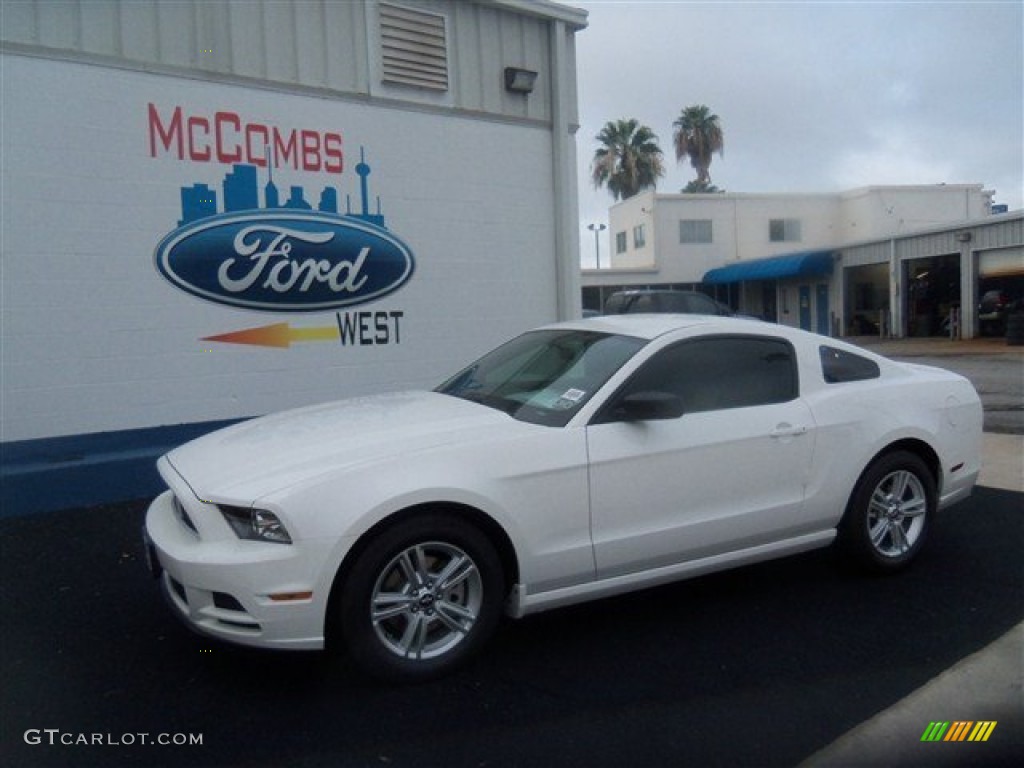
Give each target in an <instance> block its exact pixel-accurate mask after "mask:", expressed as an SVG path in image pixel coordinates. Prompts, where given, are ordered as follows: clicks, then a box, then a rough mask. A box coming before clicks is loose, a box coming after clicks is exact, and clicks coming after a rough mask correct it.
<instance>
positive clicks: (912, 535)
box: [839, 451, 937, 573]
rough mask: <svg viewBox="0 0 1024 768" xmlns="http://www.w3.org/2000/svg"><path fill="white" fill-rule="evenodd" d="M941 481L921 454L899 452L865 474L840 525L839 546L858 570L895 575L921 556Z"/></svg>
mask: <svg viewBox="0 0 1024 768" xmlns="http://www.w3.org/2000/svg"><path fill="white" fill-rule="evenodd" d="M936 499H937V495H936V491H935V478H934V477H933V476H932V473H931V471H930V470H929V469H928V466H927V465H926V464H925V463H924V461H922V460H921V458H920V457H918V456H917V455H916V454H913V453H909V452H907V451H896V452H893V453H888V454H885V455H883V456H881V457H879V458H878V459H876V460H875V462H874V463H872V464H871V465H870V466H869V467H868V468H867V469H866V470H865V471H864V474H863V475H861V478H860V480H859V481H858V483H857V486H856V487H855V488H854V491H853V493H852V494H851V496H850V501H849V503H848V504H847V508H846V514H845V515H844V516H843V520H842V522H841V523H840V524H839V545H840V547H841V549H842V551H843V552H844V553H845V554H846V556H847V557H848V558H849V559H850V560H851V561H852V562H853V563H854V564H855V565H856V566H858V567H860V568H862V569H864V570H867V571H869V572H872V573H891V572H894V571H898V570H900V569H901V568H905V567H906V566H908V565H909V564H910V563H911V561H912V560H914V558H916V557H917V555H918V554H919V553H920V551H921V548H922V547H923V546H924V543H925V540H926V539H927V537H928V532H929V529H930V528H931V524H932V520H933V518H934V517H935V511H936V508H937V507H936V504H937V501H936Z"/></svg>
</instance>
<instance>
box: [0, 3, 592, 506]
mask: <svg viewBox="0 0 1024 768" xmlns="http://www.w3.org/2000/svg"><path fill="white" fill-rule="evenodd" d="M0 14H2V16H0V96H2V99H3V103H2V105H0V120H2V125H0V142H2V146H0V153H2V156H3V167H2V173H3V178H2V180H0V187H2V194H3V199H2V214H0V260H2V276H3V279H2V283H3V284H2V296H0V301H2V309H0V312H2V323H0V326H2V327H0V354H2V358H0V385H2V392H0V401H2V412H0V436H2V442H3V460H2V463H0V486H2V493H3V496H2V498H0V514H17V513H19V512H21V511H26V510H30V509H32V508H44V507H54V506H61V505H64V506H72V505H78V504H81V503H86V502H90V501H96V500H105V499H109V498H111V497H116V496H121V497H130V496H132V495H136V496H141V495H145V494H147V493H149V492H150V491H151V490H154V489H155V487H156V486H155V483H156V474H155V471H154V470H153V468H152V463H153V459H154V458H155V456H156V455H158V454H159V453H160V452H162V451H163V450H165V449H166V448H167V447H169V446H172V445H174V444H176V443H178V442H181V441H183V440H184V439H186V438H188V437H190V436H191V435H193V434H196V433H200V432H203V431H207V430H208V429H210V428H211V427H212V426H215V425H218V424H222V423H224V422H225V421H231V420H237V419H241V418H246V417H249V416H254V415H257V414H262V413H266V412H269V411H274V410H279V409H282V408H286V407H290V406H298V405H303V404H308V403H314V402H320V401H324V400H329V399H335V398H337V397H340V396H347V395H359V394H366V393H374V392H379V391H381V390H386V389H396V388H404V387H430V386H434V385H436V384H437V383H438V381H439V380H440V379H441V378H443V376H445V375H446V374H447V373H449V372H450V371H452V370H455V369H457V368H458V367H459V366H461V365H463V364H465V363H466V362H467V361H468V360H469V359H472V358H473V357H474V356H475V355H477V354H479V353H481V352H483V351H484V350H485V349H487V348H488V347H490V346H492V345H493V344H495V343H497V342H499V341H500V340H502V339H503V338H506V337H508V336H510V335H512V334H515V333H518V332H520V331H522V330H524V329H526V328H528V327H531V326H535V325H537V324H540V323H544V322H549V321H554V320H557V319H561V318H569V317H575V316H578V313H579V296H580V291H579V270H578V253H579V245H578V242H577V241H578V234H577V232H578V212H577V199H576V189H575V183H576V182H575V179H576V150H575V131H576V128H577V122H578V119H577V113H576V77H575V73H576V66H575V34H576V32H578V31H579V30H581V29H582V28H583V27H584V26H585V24H586V14H585V13H584V12H582V11H578V10H576V9H572V8H569V7H567V6H564V5H561V4H556V3H552V2H546V0H534V1H532V2H528V3H527V2H522V0H394V1H392V0H352V1H348V0H346V1H345V2H335V1H331V0H328V1H325V2H281V1H280V0H248V1H247V2H237V3H236V2H232V3H225V2H207V0H176V1H175V2H158V1H156V0H105V1H104V2H94V1H93V0H16V1H12V0H6V1H5V2H2V3H0ZM524 222H528V223H529V225H528V226H524ZM57 473H59V476H58V474H57Z"/></svg>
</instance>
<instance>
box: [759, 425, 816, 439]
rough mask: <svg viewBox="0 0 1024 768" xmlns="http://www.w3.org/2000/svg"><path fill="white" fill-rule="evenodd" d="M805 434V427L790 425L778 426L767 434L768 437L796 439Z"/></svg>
mask: <svg viewBox="0 0 1024 768" xmlns="http://www.w3.org/2000/svg"><path fill="white" fill-rule="evenodd" d="M806 434H807V427H804V426H796V427H794V426H793V425H792V424H779V425H778V426H777V427H775V429H773V430H772V431H771V432H769V433H768V435H769V437H798V436H799V435H806Z"/></svg>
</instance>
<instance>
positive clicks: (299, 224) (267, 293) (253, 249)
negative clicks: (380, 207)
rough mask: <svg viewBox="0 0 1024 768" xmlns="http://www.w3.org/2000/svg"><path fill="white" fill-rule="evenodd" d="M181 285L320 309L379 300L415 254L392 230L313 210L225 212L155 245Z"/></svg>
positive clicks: (247, 302) (162, 266) (199, 292)
mask: <svg viewBox="0 0 1024 768" xmlns="http://www.w3.org/2000/svg"><path fill="white" fill-rule="evenodd" d="M156 266H157V269H158V270H160V274H162V275H163V276H164V277H165V278H167V280H169V281H170V282H171V283H173V284H174V285H176V286H177V287H178V288H180V289H182V290H184V291H187V292H188V293H191V294H193V295H194V296H198V297H199V298H202V299H207V300H209V301H214V302H217V303H219V304H227V305H229V306H232V307H242V308H244V309H254V310H271V311H275V312H315V311H321V310H327V309H334V308H337V307H345V306H351V305H353V304H362V303H365V302H368V301H374V300H376V299H379V298H381V297H382V296H386V295H387V294H389V293H391V292H393V291H395V290H397V289H398V288H400V287H401V286H402V285H403V284H404V283H405V282H406V281H407V280H408V279H409V277H410V276H411V275H412V272H413V268H414V262H413V258H412V252H411V251H410V250H409V248H408V246H406V245H405V244H404V243H403V242H402V241H401V240H399V239H398V238H397V237H395V236H394V235H392V234H391V233H390V232H388V231H387V230H385V229H383V228H381V227H378V226H375V225H374V224H371V223H369V222H365V221H361V220H359V219H356V218H351V217H346V216H337V215H333V214H326V213H320V212H316V211H299V212H286V211H280V212H278V211H275V212H273V213H268V212H267V211H265V210H260V211H247V212H241V213H227V214H220V215H217V216H211V217H209V218H204V219H202V220H200V221H197V222H193V223H190V224H188V225H186V226H183V227H180V228H178V229H176V230H174V231H173V232H171V233H170V234H169V235H167V236H166V237H165V238H164V239H163V240H161V241H160V243H159V245H157V248H156Z"/></svg>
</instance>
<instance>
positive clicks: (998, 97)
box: [568, 0, 1024, 266]
mask: <svg viewBox="0 0 1024 768" xmlns="http://www.w3.org/2000/svg"><path fill="white" fill-rule="evenodd" d="M568 4H569V5H573V6H575V7H577V8H583V9H585V10H587V11H588V12H589V14H590V17H589V26H588V27H587V28H586V29H584V30H582V31H581V32H580V33H578V34H577V36H576V45H577V77H578V81H579V109H580V122H581V126H580V130H579V133H578V134H577V137H576V138H577V152H578V157H579V191H580V222H581V252H582V254H583V264H584V266H593V263H594V236H593V234H592V233H591V232H590V231H588V230H586V225H587V224H589V223H597V222H604V223H607V221H608V207H609V206H610V205H611V204H612V202H613V201H612V197H611V195H610V194H609V193H608V192H607V190H606V189H603V188H602V189H600V190H595V189H594V186H593V183H592V182H591V180H590V164H591V160H592V158H593V156H594V151H595V150H596V149H597V147H598V143H597V141H596V140H595V139H594V137H595V136H596V135H597V133H598V132H599V131H600V130H601V127H602V126H603V125H604V124H605V123H606V122H607V121H609V120H616V119H620V118H630V117H635V118H637V119H638V120H639V121H640V122H641V123H643V124H645V125H647V126H649V127H650V128H651V129H652V130H653V131H654V132H655V133H656V134H657V136H658V139H659V144H660V146H661V148H662V150H663V151H664V153H665V157H664V160H665V168H666V174H665V176H664V177H662V179H661V181H660V182H659V184H658V191H659V192H665V193H675V192H679V191H680V189H681V188H682V187H683V186H685V185H686V183H687V182H688V181H690V180H691V179H693V178H694V177H695V176H696V174H695V172H694V171H693V169H692V168H691V167H690V165H689V162H686V161H684V162H683V163H677V162H676V159H675V151H674V150H673V147H672V122H673V121H674V120H675V119H676V118H677V117H678V116H679V113H680V111H681V110H682V109H683V108H684V107H687V106H691V105H694V104H705V105H707V106H708V107H709V108H710V109H711V111H712V112H714V113H715V114H717V115H718V116H719V118H720V119H721V123H722V128H723V132H724V135H725V154H724V157H720V156H718V155H715V156H714V160H713V162H712V164H711V180H712V183H714V184H715V185H717V186H718V187H719V188H721V189H724V190H726V191H728V192H754V193H774V192H810V193H821V192H825V193H829V192H840V191H843V190H847V189H854V188H857V187H863V186H870V185H875V184H938V183H942V182H947V183H981V184H984V185H985V188H986V189H994V190H995V192H996V194H995V202H996V203H1004V204H1007V205H1009V207H1010V209H1011V210H1014V209H1019V208H1024V199H1022V198H1024V13H1022V9H1024V2H1022V0H999V1H994V2H986V1H985V0H970V1H961V2H938V1H935V0H932V1H929V2H865V1H864V0H860V1H859V2H828V1H826V0H809V1H808V2H771V1H770V0H755V1H753V2H738V1H736V0H717V1H711V2H684V1H683V0H650V1H646V2H645V1H643V0H575V1H574V0H569V2H568ZM602 238H603V239H602V242H601V259H602V263H604V264H606V265H607V261H606V259H607V258H608V232H607V231H605V232H603V233H602Z"/></svg>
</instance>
